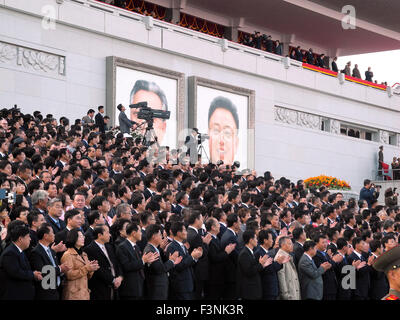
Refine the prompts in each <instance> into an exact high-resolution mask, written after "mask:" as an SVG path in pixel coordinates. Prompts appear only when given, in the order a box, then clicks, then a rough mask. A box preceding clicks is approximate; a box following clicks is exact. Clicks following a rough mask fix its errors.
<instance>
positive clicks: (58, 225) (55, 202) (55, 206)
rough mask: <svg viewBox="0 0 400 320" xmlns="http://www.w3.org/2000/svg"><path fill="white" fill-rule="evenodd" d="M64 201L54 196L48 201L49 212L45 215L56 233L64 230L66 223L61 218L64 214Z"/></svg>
mask: <svg viewBox="0 0 400 320" xmlns="http://www.w3.org/2000/svg"><path fill="white" fill-rule="evenodd" d="M62 209H63V207H62V202H61V199H59V198H54V199H51V200H49V202H47V210H48V214H47V215H45V217H44V218H45V219H46V222H47V223H49V224H50V226H51V227H52V228H53V231H54V234H57V233H58V232H60V231H61V230H64V229H65V227H66V224H65V222H64V221H63V220H61V219H60V217H61V215H62Z"/></svg>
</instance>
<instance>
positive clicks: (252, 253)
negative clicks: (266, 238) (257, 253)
mask: <svg viewBox="0 0 400 320" xmlns="http://www.w3.org/2000/svg"><path fill="white" fill-rule="evenodd" d="M246 248H247V249H249V250H250V252H251V255H252V256H253V257H254V252H253V250H252V249H250V248H249V247H248V246H246Z"/></svg>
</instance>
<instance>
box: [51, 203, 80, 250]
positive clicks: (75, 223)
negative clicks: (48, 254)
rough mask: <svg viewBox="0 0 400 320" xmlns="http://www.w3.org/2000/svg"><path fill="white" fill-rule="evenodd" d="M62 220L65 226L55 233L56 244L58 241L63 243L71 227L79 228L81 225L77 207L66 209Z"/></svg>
mask: <svg viewBox="0 0 400 320" xmlns="http://www.w3.org/2000/svg"><path fill="white" fill-rule="evenodd" d="M64 220H65V222H66V223H67V226H66V227H65V229H64V230H61V231H60V232H57V233H56V237H55V243H56V244H57V243H60V242H61V241H62V242H63V243H65V240H66V239H67V234H68V232H69V231H70V230H72V229H75V228H80V227H81V225H82V217H81V213H80V212H79V211H78V210H77V209H72V210H68V211H67V212H66V213H65V215H64Z"/></svg>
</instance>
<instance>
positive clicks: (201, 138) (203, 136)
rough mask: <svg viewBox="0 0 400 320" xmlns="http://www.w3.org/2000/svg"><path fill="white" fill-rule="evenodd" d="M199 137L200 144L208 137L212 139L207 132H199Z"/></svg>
mask: <svg viewBox="0 0 400 320" xmlns="http://www.w3.org/2000/svg"><path fill="white" fill-rule="evenodd" d="M198 134H199V137H198V144H202V143H203V142H204V141H206V140H207V139H210V136H209V135H208V134H205V133H200V132H199V133H198Z"/></svg>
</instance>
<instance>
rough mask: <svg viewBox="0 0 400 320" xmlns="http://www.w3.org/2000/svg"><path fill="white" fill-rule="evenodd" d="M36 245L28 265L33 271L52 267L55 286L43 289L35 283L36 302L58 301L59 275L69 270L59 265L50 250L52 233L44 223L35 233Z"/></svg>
mask: <svg viewBox="0 0 400 320" xmlns="http://www.w3.org/2000/svg"><path fill="white" fill-rule="evenodd" d="M37 237H38V240H39V242H38V244H37V245H36V247H35V248H34V249H33V250H32V252H31V256H30V259H29V260H30V264H31V267H32V269H33V270H42V269H43V267H44V266H53V267H54V268H55V271H56V273H55V275H56V278H55V279H53V281H55V284H56V288H55V289H51V288H49V289H43V286H42V284H41V283H40V282H35V288H36V295H35V299H36V300H59V299H60V296H59V290H58V289H59V287H60V285H61V274H62V273H65V272H66V271H68V270H69V268H68V266H67V265H65V264H62V265H59V262H58V259H57V256H56V253H55V252H54V250H52V249H51V248H50V245H51V244H52V243H53V242H54V231H53V228H52V227H51V226H50V224H48V223H44V224H42V225H41V226H40V228H39V229H38V231H37Z"/></svg>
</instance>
